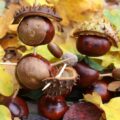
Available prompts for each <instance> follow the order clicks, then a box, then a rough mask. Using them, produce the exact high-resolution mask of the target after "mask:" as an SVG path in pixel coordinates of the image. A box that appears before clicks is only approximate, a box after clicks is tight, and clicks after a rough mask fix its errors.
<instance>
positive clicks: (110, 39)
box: [73, 19, 118, 56]
mask: <svg viewBox="0 0 120 120" xmlns="http://www.w3.org/2000/svg"><path fill="white" fill-rule="evenodd" d="M73 36H74V37H76V38H77V43H76V47H77V50H78V51H79V52H80V53H82V54H85V55H88V56H102V55H104V54H106V53H107V52H108V51H109V50H110V48H111V45H114V46H115V47H118V37H117V35H116V32H115V30H114V29H113V28H112V26H111V25H110V23H109V22H108V21H106V20H104V19H99V21H98V20H91V21H85V22H83V23H81V24H80V25H79V26H78V27H77V28H76V29H75V30H74V31H73Z"/></svg>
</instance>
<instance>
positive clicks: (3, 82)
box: [0, 65, 14, 96]
mask: <svg viewBox="0 0 120 120" xmlns="http://www.w3.org/2000/svg"><path fill="white" fill-rule="evenodd" d="M0 74H1V75H0V94H1V95H3V96H11V95H12V94H13V92H14V86H13V81H12V76H11V74H9V73H8V72H7V71H6V70H5V67H4V66H2V65H0Z"/></svg>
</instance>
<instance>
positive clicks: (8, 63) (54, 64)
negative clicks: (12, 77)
mask: <svg viewBox="0 0 120 120" xmlns="http://www.w3.org/2000/svg"><path fill="white" fill-rule="evenodd" d="M34 54H36V48H34ZM70 59H73V58H67V59H64V60H61V61H58V62H55V63H52V64H51V65H52V66H56V65H60V64H62V63H64V62H67V61H68V60H70ZM0 65H11V66H12V65H13V66H16V65H17V63H12V62H0Z"/></svg>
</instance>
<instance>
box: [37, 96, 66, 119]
mask: <svg viewBox="0 0 120 120" xmlns="http://www.w3.org/2000/svg"><path fill="white" fill-rule="evenodd" d="M67 110H68V106H67V103H66V101H65V99H64V97H62V96H54V97H50V96H43V97H42V98H41V99H40V100H39V103H38V111H39V113H40V114H41V115H43V116H44V117H46V118H48V119H50V120H60V119H61V118H62V117H63V115H64V114H65V112H66V111H67Z"/></svg>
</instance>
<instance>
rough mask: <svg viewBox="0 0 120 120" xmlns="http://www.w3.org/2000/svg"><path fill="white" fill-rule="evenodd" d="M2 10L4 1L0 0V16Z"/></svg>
mask: <svg viewBox="0 0 120 120" xmlns="http://www.w3.org/2000/svg"><path fill="white" fill-rule="evenodd" d="M4 10H5V1H3V0H0V16H1V15H3V11H4Z"/></svg>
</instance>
